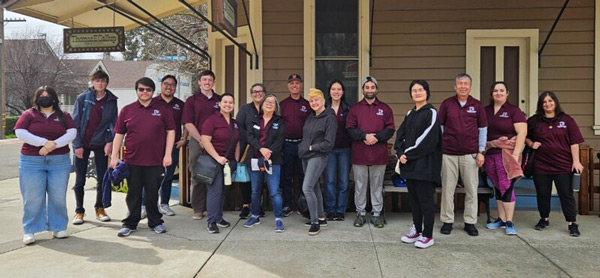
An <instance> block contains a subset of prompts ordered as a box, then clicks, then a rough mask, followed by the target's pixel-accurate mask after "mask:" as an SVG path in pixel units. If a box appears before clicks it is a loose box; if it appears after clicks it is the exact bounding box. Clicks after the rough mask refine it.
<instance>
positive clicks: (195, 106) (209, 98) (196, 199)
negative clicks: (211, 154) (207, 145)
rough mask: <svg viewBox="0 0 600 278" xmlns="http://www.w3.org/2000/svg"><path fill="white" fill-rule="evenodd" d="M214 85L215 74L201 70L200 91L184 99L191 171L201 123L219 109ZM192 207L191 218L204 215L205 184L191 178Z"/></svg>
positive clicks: (184, 116)
mask: <svg viewBox="0 0 600 278" xmlns="http://www.w3.org/2000/svg"><path fill="white" fill-rule="evenodd" d="M214 85H215V74H214V73H213V72H212V71H210V70H203V71H202V72H200V75H199V76H198V86H199V87H200V91H198V92H196V93H195V94H194V95H192V96H190V97H188V99H187V100H186V101H185V109H184V110H183V116H182V118H181V121H182V122H183V124H184V125H185V129H186V130H187V131H188V132H189V134H190V136H191V137H192V138H190V141H189V157H188V159H189V169H190V171H192V174H194V173H193V171H194V170H193V169H194V168H195V167H194V166H196V160H197V159H198V156H200V154H201V153H202V151H203V147H202V143H200V133H201V132H202V124H204V121H206V119H208V117H210V116H211V115H212V114H214V113H215V111H219V102H220V101H221V96H219V95H218V94H216V93H215V92H214V91H213V87H214ZM192 208H193V209H194V214H193V215H192V219H195V220H200V219H202V218H203V217H204V211H205V210H206V185H205V184H201V183H198V182H197V181H196V180H195V179H192Z"/></svg>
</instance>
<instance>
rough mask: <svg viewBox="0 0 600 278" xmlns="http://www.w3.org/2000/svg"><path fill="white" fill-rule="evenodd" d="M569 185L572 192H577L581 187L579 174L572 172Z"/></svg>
mask: <svg viewBox="0 0 600 278" xmlns="http://www.w3.org/2000/svg"><path fill="white" fill-rule="evenodd" d="M571 185H573V191H574V192H579V188H580V187H581V174H579V173H577V172H574V173H573V177H572V179H571Z"/></svg>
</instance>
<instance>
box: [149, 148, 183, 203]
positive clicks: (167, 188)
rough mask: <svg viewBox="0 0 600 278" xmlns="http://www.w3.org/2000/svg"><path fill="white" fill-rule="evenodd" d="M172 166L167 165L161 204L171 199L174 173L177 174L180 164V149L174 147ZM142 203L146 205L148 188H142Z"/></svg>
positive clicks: (161, 191) (162, 184)
mask: <svg viewBox="0 0 600 278" xmlns="http://www.w3.org/2000/svg"><path fill="white" fill-rule="evenodd" d="M171 161H172V163H171V166H169V167H167V172H166V173H165V177H164V178H163V180H162V183H161V184H160V191H159V193H160V203H161V204H167V205H168V204H169V199H171V188H172V187H173V175H174V174H175V168H177V164H179V149H178V148H176V147H173V151H172V152H171ZM142 205H143V206H145V205H146V190H145V189H144V190H142Z"/></svg>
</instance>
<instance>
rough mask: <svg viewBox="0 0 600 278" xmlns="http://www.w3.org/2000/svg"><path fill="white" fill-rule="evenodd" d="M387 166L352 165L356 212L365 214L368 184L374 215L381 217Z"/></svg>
mask: <svg viewBox="0 0 600 278" xmlns="http://www.w3.org/2000/svg"><path fill="white" fill-rule="evenodd" d="M385 166H386V165H371V166H366V165H356V164H353V165H352V171H353V172H354V204H355V205H356V212H358V213H360V214H364V213H365V212H366V211H365V208H366V207H367V184H368V185H370V189H371V205H372V206H373V215H380V213H381V211H382V210H383V176H384V175H385Z"/></svg>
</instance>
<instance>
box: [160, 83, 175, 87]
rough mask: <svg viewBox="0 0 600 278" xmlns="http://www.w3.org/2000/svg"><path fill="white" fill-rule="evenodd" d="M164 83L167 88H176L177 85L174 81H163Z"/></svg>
mask: <svg viewBox="0 0 600 278" xmlns="http://www.w3.org/2000/svg"><path fill="white" fill-rule="evenodd" d="M163 85H165V87H167V88H175V86H176V85H175V84H173V83H163Z"/></svg>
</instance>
